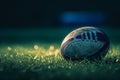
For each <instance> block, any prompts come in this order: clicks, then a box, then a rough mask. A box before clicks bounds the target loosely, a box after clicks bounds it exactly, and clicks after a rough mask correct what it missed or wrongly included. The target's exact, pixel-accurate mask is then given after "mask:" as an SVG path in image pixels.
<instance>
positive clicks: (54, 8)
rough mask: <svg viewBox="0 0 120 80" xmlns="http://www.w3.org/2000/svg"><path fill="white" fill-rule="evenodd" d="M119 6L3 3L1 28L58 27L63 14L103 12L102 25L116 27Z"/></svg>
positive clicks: (111, 2)
mask: <svg viewBox="0 0 120 80" xmlns="http://www.w3.org/2000/svg"><path fill="white" fill-rule="evenodd" d="M119 4H120V1H119V0H78V1H77V0H59V1H58V0H2V1H0V27H1V28H6V27H7V28H8V27H9V28H22V27H24V28H28V27H43V26H47V27H57V26H61V23H60V21H59V18H58V17H59V15H60V14H61V13H63V12H65V11H87V12H96V11H99V12H104V13H106V14H107V15H106V16H107V20H106V22H104V23H103V24H102V25H105V26H112V27H113V26H114V27H119V25H120V5H119Z"/></svg>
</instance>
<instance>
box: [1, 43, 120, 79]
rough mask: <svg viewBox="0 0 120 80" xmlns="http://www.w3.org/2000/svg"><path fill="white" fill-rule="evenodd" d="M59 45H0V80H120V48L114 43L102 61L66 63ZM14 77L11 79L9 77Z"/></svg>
mask: <svg viewBox="0 0 120 80" xmlns="http://www.w3.org/2000/svg"><path fill="white" fill-rule="evenodd" d="M59 46H60V45H59V44H56V43H55V44H46V43H44V44H39V43H38V44H26V45H15V44H14V45H4V46H0V73H1V75H0V76H1V77H0V79H4V78H5V79H6V77H5V76H7V77H8V78H10V79H40V80H41V79H44V80H48V79H51V80H53V79H58V78H59V79H62V80H63V79H70V80H72V79H89V78H90V79H118V78H119V74H120V45H119V44H117V45H116V44H112V45H111V47H110V50H109V52H108V54H107V55H106V56H105V57H104V58H103V59H102V60H100V61H88V60H82V61H76V62H72V61H66V60H65V59H63V57H62V56H61V54H60V51H59ZM9 75H11V76H9Z"/></svg>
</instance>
